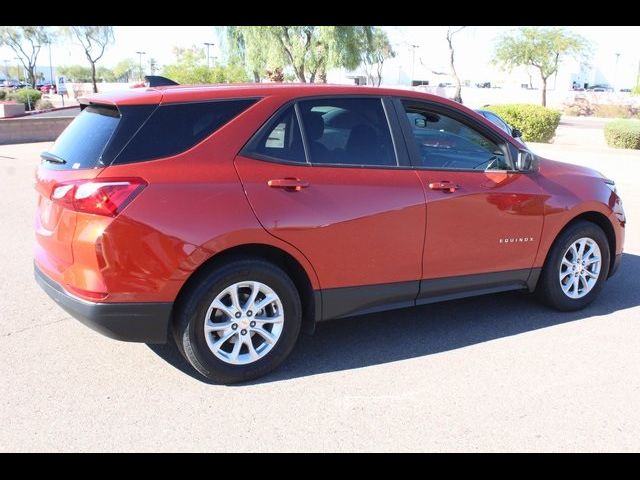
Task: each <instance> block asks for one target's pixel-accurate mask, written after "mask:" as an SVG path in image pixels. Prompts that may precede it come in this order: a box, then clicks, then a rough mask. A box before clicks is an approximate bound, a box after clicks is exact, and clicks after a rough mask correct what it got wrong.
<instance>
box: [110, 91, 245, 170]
mask: <svg viewBox="0 0 640 480" xmlns="http://www.w3.org/2000/svg"><path fill="white" fill-rule="evenodd" d="M255 102H256V100H255V99H246V100H222V101H213V102H193V103H168V104H163V105H160V106H159V107H158V108H157V109H155V111H154V112H153V113H152V114H151V116H150V117H149V118H148V119H147V120H146V121H145V122H144V123H143V124H142V126H141V127H140V129H139V130H138V131H137V133H136V134H135V136H134V137H133V138H132V139H131V141H130V142H129V143H127V145H126V146H125V147H124V149H123V150H122V152H120V154H119V155H118V156H117V157H116V158H115V160H114V164H121V163H131V162H142V161H145V160H152V159H154V158H163V157H170V156H172V155H177V154H178V153H181V152H184V151H186V150H188V149H189V148H191V147H193V146H194V145H196V144H197V143H199V142H201V141H202V140H204V139H205V138H206V137H208V136H209V135H211V134H212V133H213V132H215V131H216V130H218V129H219V128H221V127H222V126H224V125H225V124H227V123H228V122H230V121H231V120H233V119H234V118H235V117H236V116H238V115H239V114H240V113H242V112H244V111H245V110H246V109H247V108H249V107H250V106H251V105H253V104H254V103H255Z"/></svg>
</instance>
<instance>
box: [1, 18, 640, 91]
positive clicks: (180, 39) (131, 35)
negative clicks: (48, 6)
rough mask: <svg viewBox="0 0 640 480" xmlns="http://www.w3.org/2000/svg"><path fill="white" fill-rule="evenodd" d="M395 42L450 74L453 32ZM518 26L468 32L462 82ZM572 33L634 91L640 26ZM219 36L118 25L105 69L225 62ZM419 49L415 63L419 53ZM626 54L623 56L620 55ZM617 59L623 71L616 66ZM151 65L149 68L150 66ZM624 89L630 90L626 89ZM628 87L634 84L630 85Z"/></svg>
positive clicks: (486, 66) (75, 51)
mask: <svg viewBox="0 0 640 480" xmlns="http://www.w3.org/2000/svg"><path fill="white" fill-rule="evenodd" d="M383 28H385V30H386V31H387V33H388V35H389V38H390V40H391V42H392V44H393V46H394V48H395V50H396V52H397V54H398V60H399V61H400V62H401V63H402V64H403V65H407V70H409V69H410V68H411V67H410V66H411V65H413V69H414V70H415V72H416V77H417V76H418V74H419V73H420V71H421V69H423V70H424V71H433V70H436V71H447V70H448V49H447V44H446V40H445V31H446V29H447V27H438V26H432V27H421V26H402V27H396V26H385V27H383ZM513 28H516V27H508V26H500V27H491V26H479V27H467V28H466V29H465V30H463V31H461V32H460V33H459V34H457V36H456V38H455V46H456V65H457V66H458V70H459V73H460V76H461V77H462V78H465V77H467V78H471V77H473V78H477V77H481V76H482V72H484V71H487V72H489V71H490V69H491V67H490V59H491V54H492V51H493V45H494V40H495V38H496V37H497V36H498V35H500V34H501V33H503V32H505V31H508V30H510V29H513ZM567 28H568V29H570V30H572V31H574V32H576V33H579V34H580V35H583V36H584V37H585V38H586V39H587V40H588V41H589V42H590V43H591V45H592V47H593V51H594V56H593V63H594V64H595V65H596V66H597V67H598V68H600V69H602V70H605V71H611V70H614V69H615V70H616V72H617V75H618V78H619V81H620V86H629V87H630V86H633V84H634V83H635V78H636V75H637V74H638V69H639V65H640V27H637V26H636V27H624V26H622V27H621V26H615V27H606V26H599V27H594V26H574V27H567ZM218 31H219V29H216V27H213V26H187V27H181V26H137V27H136V26H115V27H114V33H115V39H116V40H115V44H114V45H112V46H111V47H110V48H109V49H108V50H107V52H106V53H105V56H104V58H103V60H101V62H102V64H103V65H105V66H113V65H115V64H116V63H117V62H118V61H119V60H121V59H123V58H127V57H129V58H133V59H135V60H138V59H139V56H138V55H137V54H136V52H138V51H142V52H146V54H145V55H143V56H142V59H143V62H145V61H146V62H148V60H149V58H154V59H155V60H156V61H157V62H158V64H159V65H164V64H167V63H171V62H173V61H174V59H175V57H174V55H173V52H172V48H173V47H174V46H180V47H189V46H192V45H198V46H204V43H205V42H209V43H215V45H214V46H213V47H210V55H211V57H212V58H213V57H218V58H222V57H223V56H224V54H223V52H221V51H220V39H219V38H218ZM411 45H418V47H417V48H415V60H414V59H413V55H412V53H413V50H414V49H413V48H412V47H411ZM51 53H52V63H53V64H54V65H70V64H77V63H80V64H84V63H85V62H86V60H85V58H84V54H83V51H82V49H81V48H80V46H78V45H73V44H71V43H69V42H67V44H62V43H59V44H54V45H53V47H52V52H51ZM617 53H619V54H620V55H619V56H618V57H617V56H616V54H617ZM14 57H15V54H13V52H12V51H11V50H10V49H8V47H1V48H0V61H4V60H7V61H9V62H10V64H11V65H15V63H16V60H15V59H14ZM616 58H617V67H616ZM48 61H49V59H48V51H47V50H46V49H45V50H43V51H42V52H41V57H40V58H39V61H38V64H39V65H48V63H49V62H48ZM147 65H148V63H147ZM623 84H624V85H623ZM627 84H628V85H627Z"/></svg>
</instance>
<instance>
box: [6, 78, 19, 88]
mask: <svg viewBox="0 0 640 480" xmlns="http://www.w3.org/2000/svg"><path fill="white" fill-rule="evenodd" d="M19 84H20V82H19V81H18V80H12V79H10V78H8V79H6V80H5V81H4V82H3V84H2V86H3V87H5V88H16V87H17V86H18V85H19Z"/></svg>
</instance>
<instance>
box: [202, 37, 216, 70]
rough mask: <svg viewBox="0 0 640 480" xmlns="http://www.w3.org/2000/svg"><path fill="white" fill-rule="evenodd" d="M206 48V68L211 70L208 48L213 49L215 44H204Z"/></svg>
mask: <svg viewBox="0 0 640 480" xmlns="http://www.w3.org/2000/svg"><path fill="white" fill-rule="evenodd" d="M204 44H205V45H206V46H207V68H211V64H210V63H209V47H213V46H214V45H215V43H209V42H204Z"/></svg>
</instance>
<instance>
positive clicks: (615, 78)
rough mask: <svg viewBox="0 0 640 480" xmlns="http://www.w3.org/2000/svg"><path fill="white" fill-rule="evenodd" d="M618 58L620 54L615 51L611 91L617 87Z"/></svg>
mask: <svg viewBox="0 0 640 480" xmlns="http://www.w3.org/2000/svg"><path fill="white" fill-rule="evenodd" d="M618 60H620V54H619V53H616V69H615V70H614V72H613V91H614V92H615V91H616V88H618Z"/></svg>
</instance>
